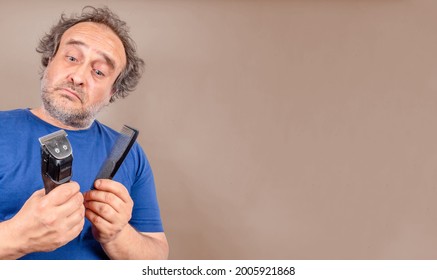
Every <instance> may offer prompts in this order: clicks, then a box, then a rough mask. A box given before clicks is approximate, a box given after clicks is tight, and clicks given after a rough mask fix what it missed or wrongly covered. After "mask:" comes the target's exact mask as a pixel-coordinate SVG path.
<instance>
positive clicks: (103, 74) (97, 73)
mask: <svg viewBox="0 0 437 280" xmlns="http://www.w3.org/2000/svg"><path fill="white" fill-rule="evenodd" d="M94 73H96V75H97V76H101V77H104V76H105V73H103V72H102V71H100V70H99V69H95V70H94Z"/></svg>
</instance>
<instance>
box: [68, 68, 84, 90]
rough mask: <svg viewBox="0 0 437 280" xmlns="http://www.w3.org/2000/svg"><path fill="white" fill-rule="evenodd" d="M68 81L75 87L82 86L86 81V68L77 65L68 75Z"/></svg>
mask: <svg viewBox="0 0 437 280" xmlns="http://www.w3.org/2000/svg"><path fill="white" fill-rule="evenodd" d="M68 80H69V81H70V82H71V83H73V84H74V85H75V86H83V85H84V83H85V81H86V67H85V65H78V66H77V67H75V68H74V69H73V70H72V72H71V73H70V74H69V75H68Z"/></svg>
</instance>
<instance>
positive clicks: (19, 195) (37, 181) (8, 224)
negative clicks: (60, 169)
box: [0, 7, 168, 259]
mask: <svg viewBox="0 0 437 280" xmlns="http://www.w3.org/2000/svg"><path fill="white" fill-rule="evenodd" d="M37 51H38V52H39V53H41V54H42V60H41V61H42V65H43V73H42V77H41V100H42V105H41V106H40V107H38V108H29V109H16V110H10V111H3V112H0V258H1V259H19V258H21V259H166V258H167V257H168V243H167V240H166V236H165V234H164V231H163V226H162V222H161V217H160V210H159V206H158V201H157V196H156V190H155V183H154V178H153V174H152V170H151V167H150V165H149V162H148V160H147V158H146V155H145V153H144V152H143V150H142V148H141V147H140V146H139V145H138V144H137V143H135V144H134V146H133V147H132V149H131V151H130V152H129V154H128V155H127V157H126V159H125V161H124V162H123V164H122V165H121V167H120V169H119V170H118V172H117V174H116V175H115V177H114V178H113V180H110V179H99V180H95V177H96V175H97V173H98V171H99V168H100V166H101V164H102V163H103V162H104V160H105V158H106V156H107V155H108V153H109V152H110V150H111V147H112V145H113V144H114V143H115V141H116V139H117V137H118V136H119V133H118V132H117V131H115V130H113V129H111V128H109V127H107V126H105V125H103V124H102V123H100V122H98V121H97V120H96V119H95V118H96V115H97V113H98V112H99V111H100V110H101V109H102V108H103V107H105V106H107V105H108V104H109V103H110V102H113V101H114V100H115V99H116V98H123V97H126V96H127V94H128V93H129V92H131V91H132V90H134V88H135V87H136V85H137V83H138V80H139V79H140V77H141V74H142V68H143V64H144V62H143V60H141V59H140V58H139V57H138V56H137V54H136V50H135V44H134V42H133V41H132V39H131V38H130V36H129V34H128V29H127V26H126V23H125V22H124V21H122V20H120V19H119V18H118V16H117V15H115V14H114V13H113V12H112V11H111V10H109V9H108V8H94V7H85V8H84V9H83V10H82V13H81V14H80V15H73V16H71V17H67V16H65V15H62V16H61V19H60V20H59V22H58V23H57V24H56V25H54V26H53V27H52V29H51V30H50V32H49V33H47V34H46V35H45V36H44V37H43V38H42V40H41V41H40V44H39V46H38V48H37ZM10 94H19V93H10ZM60 129H63V130H64V131H66V133H67V135H68V139H69V141H70V143H71V146H72V149H73V155H74V157H73V168H72V170H73V171H72V178H71V181H70V182H68V183H65V184H61V185H59V186H58V187H56V188H55V189H53V190H52V191H50V192H48V193H47V194H46V192H45V190H44V188H42V186H43V183H42V182H43V181H42V178H41V153H40V143H39V141H38V139H39V138H40V137H42V136H44V135H48V134H50V133H53V132H56V131H58V130H60ZM91 186H94V189H93V190H90V187H91Z"/></svg>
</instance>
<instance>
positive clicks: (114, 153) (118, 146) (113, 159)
mask: <svg viewBox="0 0 437 280" xmlns="http://www.w3.org/2000/svg"><path fill="white" fill-rule="evenodd" d="M137 136H138V130H136V129H134V128H132V127H129V126H127V125H124V126H123V128H122V129H121V131H120V135H119V136H118V138H117V140H116V141H115V143H114V145H113V146H112V149H111V152H110V153H109V155H108V157H107V158H106V160H105V161H104V162H103V165H102V167H101V168H100V171H99V174H98V175H97V177H96V180H97V179H112V178H113V177H114V175H115V173H116V172H117V170H118V168H119V167H120V165H121V164H122V163H123V160H124V159H125V157H126V156H127V154H128V153H129V151H130V149H131V147H132V145H133V144H134V143H135V140H136V138H137Z"/></svg>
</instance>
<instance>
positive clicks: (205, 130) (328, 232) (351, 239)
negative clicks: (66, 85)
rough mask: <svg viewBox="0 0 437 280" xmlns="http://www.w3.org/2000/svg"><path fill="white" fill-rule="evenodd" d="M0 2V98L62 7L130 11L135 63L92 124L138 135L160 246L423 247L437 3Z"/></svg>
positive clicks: (436, 208)
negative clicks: (163, 239)
mask: <svg viewBox="0 0 437 280" xmlns="http://www.w3.org/2000/svg"><path fill="white" fill-rule="evenodd" d="M0 3H1V4H0V34H1V36H2V40H1V41H2V43H1V47H0V48H1V51H0V61H1V68H0V82H1V85H2V90H1V93H0V95H1V103H0V109H1V110H8V109H14V108H26V107H36V106H38V105H39V104H40V103H39V94H40V91H39V89H40V85H39V70H40V57H39V54H37V53H36V52H35V48H36V46H37V44H38V40H39V38H40V37H41V36H43V35H44V33H45V32H47V31H48V30H49V28H50V26H51V25H52V24H54V23H55V22H57V20H58V18H59V15H60V14H61V13H62V12H65V13H66V14H68V15H69V14H71V13H73V12H74V13H76V12H80V10H81V8H82V7H83V6H84V5H87V4H91V5H95V6H102V5H107V6H108V7H110V8H111V9H113V10H114V11H115V12H116V13H118V14H119V15H120V17H121V18H122V19H124V20H126V21H127V23H128V25H129V26H130V28H131V34H132V37H133V39H134V40H135V41H136V43H137V48H138V51H139V54H140V56H141V57H142V58H144V60H145V61H146V70H145V73H144V76H143V79H142V80H141V82H140V84H139V86H138V88H137V90H136V91H135V92H133V93H132V94H131V95H130V96H129V97H128V98H127V99H124V100H118V101H116V103H114V104H112V105H111V106H109V107H107V108H105V109H104V111H103V112H102V113H101V115H100V117H99V119H100V120H101V121H102V122H104V123H106V124H108V125H110V126H111V127H113V128H114V129H117V130H119V129H120V128H121V127H122V125H123V124H128V125H131V126H133V127H136V128H138V129H139V130H140V135H139V139H138V141H139V142H140V144H141V145H142V146H143V147H144V150H145V151H146V153H147V155H148V157H149V160H150V162H151V165H152V168H153V170H154V174H155V180H156V185H157V192H158V199H159V202H160V206H161V212H162V218H163V222H164V227H165V230H166V233H167V236H168V239H169V243H170V247H171V250H170V258H171V259H416V258H420V259H435V258H437V242H436V240H437V203H436V200H437V17H436V14H437V1H431V0H416V1H406V0H405V1H402V0H378V1H376V0H357V1H350V0H332V1H330V0H295V1H291V0H290V1H267V0H266V1H244V0H240V1H231V0H220V1H213V0H211V1H200V0H199V1H194V0H193V1H184V0H174V1H171V0H167V1H166V0H160V1H152V0H150V1H140V0H137V1H133V0H132V1H109V0H108V1H55V0H51V1H48V0H46V1H1V2H0ZM17 129H19V128H17ZM0 133H1V132H0Z"/></svg>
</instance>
